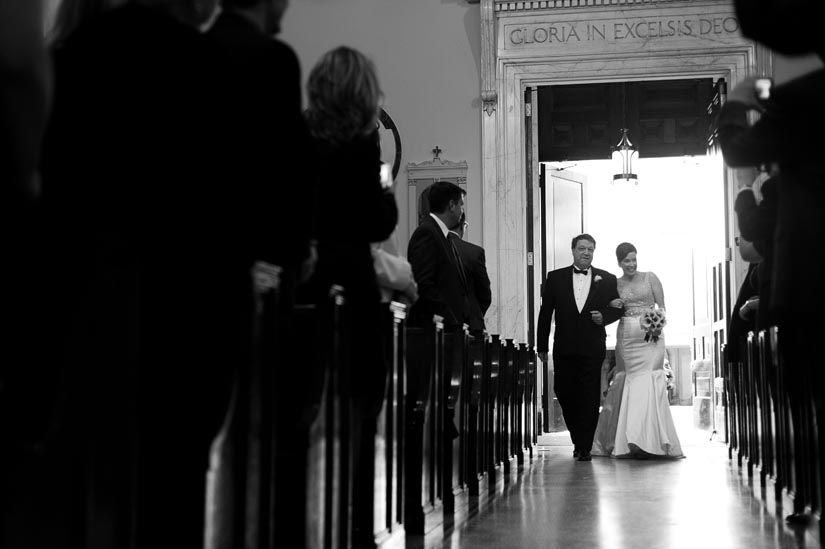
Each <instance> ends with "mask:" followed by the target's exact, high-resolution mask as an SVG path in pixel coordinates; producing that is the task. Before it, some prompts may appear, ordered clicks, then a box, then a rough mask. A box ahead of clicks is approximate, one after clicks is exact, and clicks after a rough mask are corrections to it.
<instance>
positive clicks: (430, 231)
mask: <svg viewBox="0 0 825 549" xmlns="http://www.w3.org/2000/svg"><path fill="white" fill-rule="evenodd" d="M407 259H408V260H409V262H410V265H412V269H413V276H414V277H415V281H416V283H417V284H418V301H416V302H415V304H414V305H413V306H412V308H411V309H410V316H409V321H408V322H409V325H410V326H427V325H429V323H430V322H432V318H433V315H440V316H442V317H444V325H445V327H452V328H455V327H458V326H461V324H463V323H465V322H467V320H468V318H469V314H468V313H469V303H468V301H469V300H468V297H467V288H465V287H464V284H462V282H461V278H460V276H459V274H458V268H459V266H458V265H457V264H456V262H455V259H454V256H453V253H452V251H451V249H450V244H449V243H448V242H447V239H446V238H445V237H444V233H442V232H441V228H440V227H439V226H438V223H436V222H435V219H433V218H432V216H430V215H428V216H427V217H426V218H425V219H424V221H422V222H421V224H420V225H419V226H418V228H416V229H415V231H414V232H413V234H412V236H411V237H410V242H409V245H408V247H407Z"/></svg>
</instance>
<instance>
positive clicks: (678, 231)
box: [547, 156, 725, 348]
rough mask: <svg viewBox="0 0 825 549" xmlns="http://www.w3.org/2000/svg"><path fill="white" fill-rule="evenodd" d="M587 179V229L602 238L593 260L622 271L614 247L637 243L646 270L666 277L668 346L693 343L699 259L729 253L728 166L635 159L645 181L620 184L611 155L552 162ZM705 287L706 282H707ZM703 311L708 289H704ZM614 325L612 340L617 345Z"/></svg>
mask: <svg viewBox="0 0 825 549" xmlns="http://www.w3.org/2000/svg"><path fill="white" fill-rule="evenodd" d="M547 168H548V169H549V170H550V171H551V172H552V170H554V169H559V168H562V169H569V170H570V171H572V172H576V173H579V174H583V175H585V176H586V177H587V183H586V187H585V193H586V196H585V200H584V226H585V232H588V233H590V234H592V235H593V237H594V238H595V239H596V241H597V246H596V255H595V258H594V260H593V265H595V266H596V267H599V268H601V269H605V270H607V271H610V272H611V273H614V274H616V276H621V274H622V271H621V269H620V268H619V266H618V262H617V260H616V255H615V250H616V246H618V245H619V244H620V243H621V242H631V243H633V244H634V245H635V246H636V248H637V249H638V250H639V251H638V260H639V270H641V271H653V272H655V273H656V274H657V275H658V276H659V278H660V279H661V281H662V285H663V286H664V290H665V304H666V306H667V311H668V327H667V328H666V329H665V334H666V337H667V344H668V346H671V345H692V343H693V341H692V334H693V322H694V319H693V311H694V295H693V290H694V283H693V272H694V271H693V263H694V262H695V261H702V262H704V261H705V258H713V257H716V256H718V255H719V254H721V253H723V252H724V246H725V242H724V234H725V232H724V223H725V221H724V219H725V216H724V187H723V166H722V161H721V159H719V158H718V157H706V156H703V157H673V158H645V159H640V160H638V162H637V163H634V166H633V169H634V172H636V173H637V174H638V176H639V183H638V185H635V184H633V183H627V182H624V181H621V180H619V181H616V182H615V183H614V182H613V172H614V168H615V166H614V165H613V164H612V163H611V162H610V161H609V160H592V161H578V162H574V163H571V162H567V163H549V164H547ZM702 286H703V287H704V285H702ZM696 299H697V300H699V301H700V303H698V305H699V309H700V310H701V309H702V308H703V307H704V303H702V302H701V301H703V300H704V301H705V302H706V301H707V300H708V296H707V295H697V296H696ZM615 332H616V331H615V329H613V330H611V329H608V331H607V333H608V339H607V346H608V348H612V347H614V346H615V343H616V333H615Z"/></svg>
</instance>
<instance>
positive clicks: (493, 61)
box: [481, 0, 772, 341]
mask: <svg viewBox="0 0 825 549" xmlns="http://www.w3.org/2000/svg"><path fill="white" fill-rule="evenodd" d="M481 40H482V47H481V51H482V94H481V97H482V100H483V102H484V108H483V110H482V113H481V117H482V124H481V127H482V193H483V194H482V211H483V218H484V226H483V229H484V236H483V242H484V247H485V249H486V250H487V268H488V271H489V272H490V278H491V282H492V284H493V294H494V296H497V298H494V302H493V306H492V307H491V309H490V311H489V312H488V314H487V327H488V330H490V331H491V332H494V333H502V334H507V335H508V337H515V338H519V339H520V340H522V341H527V333H526V331H527V326H528V323H527V307H526V300H527V295H528V292H527V280H528V277H527V272H528V266H527V249H528V246H527V241H526V239H527V236H526V235H527V234H528V233H527V230H526V228H527V224H528V223H534V222H535V221H536V220H534V219H526V218H525V215H524V212H525V204H526V202H527V193H528V192H533V193H537V192H538V191H537V189H535V188H534V189H531V190H528V189H527V187H526V174H525V170H526V168H525V152H524V146H523V144H524V112H523V111H524V109H523V97H524V90H525V89H526V88H527V87H530V86H537V85H542V84H570V83H588V82H610V81H628V80H654V79H655V80H662V79H668V78H694V77H714V78H717V77H724V78H726V80H727V81H728V82H729V83H730V84H731V85H735V84H736V83H737V82H738V81H739V80H741V79H742V78H743V77H745V76H747V75H749V74H752V73H758V74H766V75H770V74H771V72H772V58H771V54H770V52H769V51H768V50H766V49H765V48H763V47H761V46H759V45H757V44H755V43H753V42H751V41H749V40H746V39H744V38H742V36H741V35H740V33H739V24H738V21H737V19H736V15H735V13H734V9H733V4H732V2H730V1H724V2H719V1H708V0H693V1H691V0H658V1H656V0H644V1H642V0H623V1H622V3H621V4H618V3H616V0H534V1H521V2H513V1H505V0H481ZM729 192H732V191H729ZM535 200H536V201H537V200H538V197H537V194H536V196H535ZM536 249H538V246H536ZM535 263H536V264H540V262H539V261H538V259H536V260H535ZM535 279H536V281H537V282H536V283H538V282H539V281H540V280H541V273H536V277H535Z"/></svg>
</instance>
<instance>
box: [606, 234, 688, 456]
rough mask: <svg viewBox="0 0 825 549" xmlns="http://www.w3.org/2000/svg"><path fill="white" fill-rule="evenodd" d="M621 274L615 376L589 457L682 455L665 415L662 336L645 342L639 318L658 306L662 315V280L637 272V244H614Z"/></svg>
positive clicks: (615, 304) (665, 386) (612, 304)
mask: <svg viewBox="0 0 825 549" xmlns="http://www.w3.org/2000/svg"><path fill="white" fill-rule="evenodd" d="M616 259H618V261H619V266H620V267H621V268H622V271H623V273H624V274H623V276H622V277H621V278H619V279H618V289H619V297H620V299H617V300H614V301H613V302H611V306H614V307H624V315H623V316H622V318H621V320H620V321H619V327H618V329H617V332H616V374H615V376H614V378H613V383H612V384H611V385H610V389H609V390H608V392H607V397H606V398H605V401H604V406H603V407H602V411H601V413H600V414H599V422H598V424H597V426H596V434H595V436H594V439H593V450H592V453H593V455H594V456H612V457H639V458H647V457H652V456H663V457H682V456H683V454H682V446H681V444H680V443H679V437H678V435H677V434H676V427H675V426H674V425H673V418H672V417H671V415H670V406H669V404H668V400H667V380H666V377H665V371H664V360H665V339H664V336H663V335H661V334H660V333H658V334H657V333H655V332H654V333H653V334H651V336H650V337H649V341H646V340H645V336H646V335H647V332H646V331H645V329H644V328H643V327H642V322H641V320H642V319H641V317H642V316H643V315H644V314H645V313H646V312H648V311H651V310H653V309H656V308H657V309H658V310H660V311H661V312H662V313H664V307H665V296H664V290H663V289H662V283H661V282H660V281H659V278H658V277H657V276H656V275H655V274H654V273H652V272H640V271H637V270H636V247H635V246H633V244H630V243H628V242H623V243H622V244H619V246H618V247H617V248H616Z"/></svg>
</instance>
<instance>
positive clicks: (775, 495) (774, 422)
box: [757, 330, 782, 511]
mask: <svg viewBox="0 0 825 549" xmlns="http://www.w3.org/2000/svg"><path fill="white" fill-rule="evenodd" d="M757 345H758V351H759V370H760V374H761V378H762V380H763V382H762V383H761V384H760V390H761V392H762V401H763V402H764V407H763V423H762V425H763V435H764V439H765V444H764V446H763V453H762V460H763V464H764V469H765V470H764V475H765V500H766V502H767V504H768V508H769V509H770V510H771V511H775V509H776V502H777V501H778V500H779V499H780V498H781V495H782V493H781V482H780V480H779V460H780V458H779V455H778V444H779V442H778V440H779V434H778V432H777V430H778V428H779V415H778V412H779V411H778V409H777V401H776V394H777V393H776V369H775V368H774V365H773V353H772V349H771V347H770V338H769V337H768V333H767V332H766V331H765V330H761V331H760V332H759V334H758V335H757Z"/></svg>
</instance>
